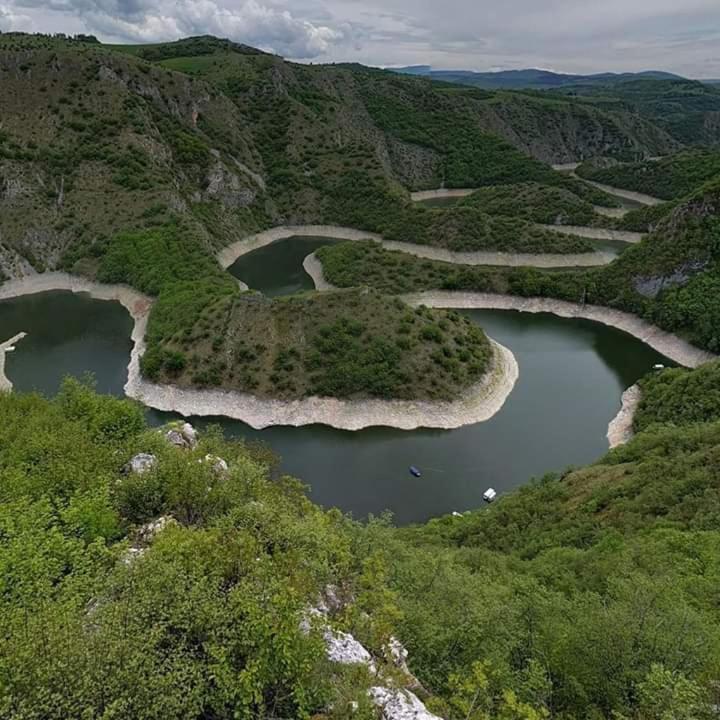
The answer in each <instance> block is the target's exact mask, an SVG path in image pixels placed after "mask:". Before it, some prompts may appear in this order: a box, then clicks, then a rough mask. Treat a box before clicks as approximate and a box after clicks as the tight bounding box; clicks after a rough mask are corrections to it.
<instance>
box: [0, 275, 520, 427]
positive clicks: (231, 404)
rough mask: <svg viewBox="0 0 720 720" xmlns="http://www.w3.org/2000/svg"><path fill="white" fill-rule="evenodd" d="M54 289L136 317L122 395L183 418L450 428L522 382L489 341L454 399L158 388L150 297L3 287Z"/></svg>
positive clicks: (70, 285)
mask: <svg viewBox="0 0 720 720" xmlns="http://www.w3.org/2000/svg"><path fill="white" fill-rule="evenodd" d="M54 290H66V291H70V292H74V293H88V294H89V295H90V296H91V297H93V298H96V299H99V300H114V301H116V302H119V303H121V304H122V305H123V306H124V307H125V308H126V309H127V311H128V313H129V314H130V316H131V317H132V319H133V323H134V324H133V330H132V335H131V339H132V341H133V348H132V351H131V353H130V363H129V364H128V379H127V382H126V384H125V388H124V390H125V394H126V395H127V396H128V397H131V398H133V399H135V400H138V401H140V402H142V403H143V404H145V405H147V406H149V407H152V408H155V409H157V410H164V411H168V412H177V413H179V414H181V415H185V416H191V415H223V416H225V417H229V418H233V419H235V420H241V421H243V422H245V423H247V424H248V425H250V426H251V427H253V428H255V429H262V428H265V427H269V426H273V425H292V426H300V425H313V424H323V425H330V426H331V427H335V428H337V429H341V430H360V429H362V428H365V427H371V426H378V425H382V426H388V427H394V428H398V429H401V430H414V429H417V428H420V427H424V428H437V429H452V428H457V427H461V426H463V425H470V424H474V423H478V422H483V421H485V420H489V419H490V418H491V417H492V416H493V415H495V414H496V413H497V412H498V411H499V410H500V408H501V407H502V406H503V404H504V403H505V400H506V399H507V397H508V395H509V394H510V392H511V391H512V389H513V387H514V386H515V382H516V381H517V378H518V373H519V370H518V366H517V362H516V361H515V357H514V356H513V354H512V352H510V350H508V349H507V348H505V347H503V346H502V345H500V344H499V343H496V342H494V341H492V340H491V342H492V345H493V350H494V354H493V360H492V363H491V366H490V368H489V370H488V372H487V373H486V375H485V377H484V378H483V380H482V381H481V382H479V383H477V384H476V385H474V386H473V387H471V388H469V389H468V390H466V391H465V393H464V396H463V397H462V398H461V399H460V400H457V401H452V402H431V401H419V400H418V401H413V400H339V399H337V398H319V397H310V398H304V399H302V400H295V401H290V402H285V401H282V400H273V399H263V398H258V397H256V396H254V395H251V394H249V393H241V392H236V391H223V390H198V389H185V388H179V387H175V386H172V385H158V384H155V383H151V382H148V381H147V380H144V379H143V378H142V376H141V374H140V358H141V357H142V355H143V353H144V352H145V349H146V343H145V331H146V329H147V321H148V315H149V311H150V308H151V306H152V299H151V298H149V297H148V296H146V295H143V294H142V293H140V292H138V291H136V290H133V289H132V288H130V287H127V286H124V285H102V284H100V283H95V282H92V281H90V280H86V279H84V278H79V277H75V276H73V275H68V274H67V273H45V274H42V275H32V276H28V277H26V278H23V279H20V280H12V281H9V282H6V283H4V284H3V285H0V300H2V299H8V298H12V297H21V296H23V295H33V294H36V293H41V292H49V291H54Z"/></svg>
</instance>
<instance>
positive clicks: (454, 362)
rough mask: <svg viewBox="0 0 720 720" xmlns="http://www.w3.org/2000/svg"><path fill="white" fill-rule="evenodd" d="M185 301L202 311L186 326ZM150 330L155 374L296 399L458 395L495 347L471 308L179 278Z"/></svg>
mask: <svg viewBox="0 0 720 720" xmlns="http://www.w3.org/2000/svg"><path fill="white" fill-rule="evenodd" d="M178 307H180V308H187V309H194V310H195V312H196V316H197V320H196V322H194V323H192V324H188V325H187V326H185V328H184V329H183V330H182V331H181V330H180V329H179V328H177V327H176V326H175V325H173V323H172V320H173V318H174V317H175V316H176V310H177V308H178ZM148 338H149V339H150V340H152V342H153V347H152V348H151V350H148V353H147V355H146V358H145V359H144V363H143V370H144V372H145V373H146V374H147V375H149V376H150V377H151V378H152V379H158V380H162V381H169V382H172V383H174V384H177V385H181V386H183V385H194V386H201V387H203V386H204V387H223V388H225V389H235V390H240V391H245V392H252V393H253V394H255V395H258V396H260V397H276V398H281V399H287V400H290V399H295V398H303V397H306V396H309V395H320V396H331V397H338V398H347V399H360V398H368V397H374V398H382V399H391V398H397V399H426V400H451V399H453V398H456V397H458V396H459V395H460V394H461V392H462V390H463V389H464V388H467V387H469V386H470V385H472V384H473V383H475V382H478V381H480V379H481V378H482V376H483V375H484V373H485V372H486V370H487V368H488V363H489V362H490V358H491V356H492V350H491V348H490V345H489V342H488V340H487V339H486V337H485V335H484V334H483V332H482V330H480V329H479V328H478V327H477V326H476V325H474V324H473V323H472V322H470V321H469V320H468V319H467V318H465V317H464V316H462V315H459V314H457V313H454V312H446V311H435V310H428V309H426V308H420V309H417V310H412V309H410V308H408V307H407V306H406V305H405V304H404V303H402V302H400V300H398V299H393V298H387V297H384V296H382V295H380V294H378V293H376V292H369V291H362V290H350V291H344V292H338V293H323V294H315V293H310V294H303V295H298V296H290V297H286V298H281V299H275V300H270V299H268V298H265V297H263V296H261V295H257V294H252V293H245V294H240V293H228V294H226V295H223V296H218V295H214V296H213V295H211V294H210V291H209V289H208V290H207V291H206V292H205V293H204V294H203V288H202V287H201V288H200V289H199V291H198V290H197V289H196V288H195V287H194V286H193V285H192V284H178V285H176V286H174V288H173V291H172V293H165V294H163V295H161V296H160V298H159V299H158V302H157V305H156V309H154V310H153V315H152V316H151V321H150V325H149V328H148Z"/></svg>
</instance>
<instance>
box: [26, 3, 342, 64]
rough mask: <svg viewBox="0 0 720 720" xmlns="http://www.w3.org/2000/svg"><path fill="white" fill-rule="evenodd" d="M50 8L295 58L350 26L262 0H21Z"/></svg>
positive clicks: (116, 32)
mask: <svg viewBox="0 0 720 720" xmlns="http://www.w3.org/2000/svg"><path fill="white" fill-rule="evenodd" d="M15 4H16V5H18V6H19V5H22V6H24V7H26V8H37V9H38V10H41V11H42V12H44V13H47V12H48V11H50V13H53V14H60V15H62V14H67V15H72V16H75V17H78V18H80V19H81V20H82V21H83V23H84V24H85V26H86V27H87V30H88V31H89V32H95V33H98V34H100V35H102V36H105V37H109V38H114V39H119V40H126V41H137V42H153V41H160V40H174V39H177V38H178V37H183V36H187V35H203V34H210V35H218V36H220V37H227V38H230V39H231V40H236V41H238V42H243V43H246V44H249V45H255V46H258V47H261V48H263V49H268V50H272V51H274V52H277V53H280V54H282V55H287V56H289V57H293V58H312V57H317V56H318V55H322V54H324V53H327V52H328V51H329V49H330V48H331V46H332V45H334V44H336V43H339V42H341V41H342V40H343V39H344V38H345V35H346V31H347V25H346V26H345V28H344V29H343V28H340V27H329V26H327V25H322V24H315V23H312V22H310V21H308V20H305V19H301V18H298V17H295V16H294V15H293V14H292V13H291V12H290V11H289V10H285V9H282V8H279V7H276V6H273V5H271V4H264V3H263V2H260V1H259V0H244V2H242V3H240V4H239V5H238V4H234V5H233V7H225V6H223V5H221V4H219V3H218V2H216V1H215V0H156V1H153V0H49V1H41V0H17V1H16V3H15Z"/></svg>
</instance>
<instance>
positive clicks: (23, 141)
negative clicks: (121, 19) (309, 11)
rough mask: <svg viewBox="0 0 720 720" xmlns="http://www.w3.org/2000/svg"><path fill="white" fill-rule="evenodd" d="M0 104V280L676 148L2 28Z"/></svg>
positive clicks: (304, 74)
mask: <svg viewBox="0 0 720 720" xmlns="http://www.w3.org/2000/svg"><path fill="white" fill-rule="evenodd" d="M0 104H1V106H2V108H3V118H2V128H1V129H0V178H1V181H0V209H1V210H2V212H0V238H1V240H0V268H1V269H2V271H3V273H4V274H5V275H6V276H7V275H11V276H12V275H18V274H25V273H28V272H32V271H33V270H42V269H45V268H53V267H58V266H60V265H62V266H64V267H67V268H69V269H75V270H76V271H82V272H89V273H92V272H93V268H94V264H96V260H95V259H96V258H98V257H100V256H102V255H103V253H104V251H105V250H104V249H105V247H106V246H107V243H108V242H110V240H111V238H112V237H113V236H114V234H115V233H116V232H118V231H119V230H133V229H143V228H146V227H148V226H156V225H160V224H166V223H167V222H168V221H169V220H171V219H175V220H178V219H179V220H180V221H181V222H182V223H183V224H184V225H186V226H188V227H189V228H190V229H191V231H192V233H193V235H194V236H196V237H197V238H198V239H199V241H200V242H201V243H204V245H205V246H206V247H208V248H213V247H218V246H222V245H225V244H227V243H228V242H229V241H230V239H231V238H232V239H235V238H237V237H238V236H239V235H242V234H243V233H247V232H251V231H255V230H257V229H261V228H264V227H268V226H271V225H274V224H279V223H282V222H296V223H300V222H335V223H342V224H348V225H354V226H356V227H361V228H364V229H367V230H382V229H383V228H382V227H381V222H382V220H383V219H384V218H387V217H390V216H393V215H397V208H398V207H400V206H401V205H402V204H403V203H406V202H407V201H408V196H407V190H408V189H423V188H433V187H438V186H440V185H441V184H442V183H445V184H446V185H447V186H456V187H457V186H483V185H490V184H495V183H498V182H516V181H530V180H534V181H541V182H543V183H544V184H548V185H563V186H567V184H568V183H569V182H571V181H570V179H569V178H561V177H560V176H559V175H557V174H556V173H553V172H552V171H551V170H550V168H549V167H548V166H547V165H546V164H544V162H562V161H571V160H579V159H583V158H585V157H590V156H593V155H597V154H603V155H610V156H615V157H618V158H620V159H623V158H626V157H628V156H629V157H636V156H638V155H640V156H646V155H647V156H654V155H660V154H665V153H667V152H669V151H671V150H673V149H674V148H676V147H677V143H676V142H675V141H674V140H672V139H671V138H670V137H669V136H668V135H667V133H665V132H664V131H662V130H660V129H658V128H657V127H656V126H655V125H653V124H652V123H650V122H647V121H645V120H642V119H640V118H638V117H637V116H636V115H633V114H632V113H627V112H614V111H612V110H610V111H608V110H604V109H596V108H593V107H589V106H587V104H581V103H578V102H576V101H574V100H572V99H563V98H558V99H552V100H550V99H544V98H538V97H528V96H524V95H516V94H512V93H489V92H485V91H482V90H477V89H473V88H466V87H461V86H451V85H447V84H444V83H434V82H431V81H429V80H426V79H423V78H412V77H408V78H404V77H400V76H398V75H395V74H393V73H389V72H383V71H376V70H371V69H368V68H363V67H359V66H355V67H344V66H306V65H296V64H292V63H288V62H286V61H284V60H283V59H282V58H279V57H277V56H273V55H269V54H266V53H262V52H260V51H256V50H254V49H252V48H248V47H246V46H242V45H236V44H234V43H230V42H227V41H221V40H216V39H215V38H192V39H188V40H184V41H179V42H176V43H168V44H161V45H153V46H102V45H100V44H98V43H89V42H83V41H77V40H72V39H59V38H50V37H44V36H31V35H22V34H3V35H0ZM541 161H544V162H541ZM576 190H577V192H578V193H580V194H583V193H584V194H585V195H588V189H587V188H586V187H583V186H580V185H577V187H576ZM28 218H31V221H30V222H28ZM78 263H79V264H78Z"/></svg>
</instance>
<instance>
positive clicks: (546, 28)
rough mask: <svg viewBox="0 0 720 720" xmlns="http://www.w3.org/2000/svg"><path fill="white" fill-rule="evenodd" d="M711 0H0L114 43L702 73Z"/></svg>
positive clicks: (716, 63) (718, 32) (717, 16)
mask: <svg viewBox="0 0 720 720" xmlns="http://www.w3.org/2000/svg"><path fill="white" fill-rule="evenodd" d="M718 2H719V0H681V1H679V0H504V1H503V2H498V1H497V0H442V2H437V1H435V0H176V1H173V0H154V1H153V0H0V3H5V5H6V6H7V7H6V12H7V11H8V10H9V12H11V13H14V14H15V15H18V13H19V11H18V10H17V9H18V8H24V9H23V10H22V13H25V12H27V13H28V15H30V16H31V17H32V21H33V23H34V27H35V28H36V29H38V30H45V31H50V32H53V31H64V32H77V31H78V30H80V31H85V32H94V33H95V34H97V35H98V36H99V37H100V38H101V39H104V40H109V41H138V42H150V41H157V40H168V39H174V38H178V37H182V36H187V35H198V34H204V33H211V34H214V35H219V36H221V37H229V38H231V39H233V40H236V41H238V42H244V43H247V44H250V45H255V46H258V47H260V48H262V49H267V50H272V51H274V52H278V53H280V54H282V55H285V56H287V57H289V58H293V59H302V58H305V59H317V60H322V61H355V62H364V63H366V64H371V65H404V64H408V65H410V64H430V65H433V66H435V67H439V68H466V69H472V70H487V69H489V68H492V67H495V68H498V67H500V68H523V67H531V66H539V67H553V68H557V69H558V70H562V71H565V72H595V71H605V70H614V71H620V70H643V69H660V70H671V71H674V72H679V73H681V74H685V75H689V76H705V77H707V76H710V75H715V76H718V77H720V50H719V49H718V48H720V42H718V40H719V39H720V11H718ZM13 8H15V10H13ZM0 18H2V16H1V15H0ZM1 22H2V19H0V23H1Z"/></svg>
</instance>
